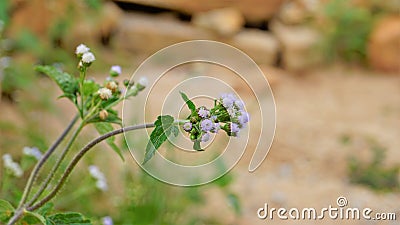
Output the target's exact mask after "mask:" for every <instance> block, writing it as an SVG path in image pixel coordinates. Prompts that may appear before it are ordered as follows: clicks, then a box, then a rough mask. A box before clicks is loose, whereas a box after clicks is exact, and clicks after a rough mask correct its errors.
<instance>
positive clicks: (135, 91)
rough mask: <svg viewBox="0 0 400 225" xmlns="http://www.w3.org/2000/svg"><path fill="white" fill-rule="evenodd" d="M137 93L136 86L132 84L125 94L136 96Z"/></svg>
mask: <svg viewBox="0 0 400 225" xmlns="http://www.w3.org/2000/svg"><path fill="white" fill-rule="evenodd" d="M138 93H139V90H138V88H137V87H136V86H132V87H131V88H129V90H128V91H127V93H126V95H127V96H136V95H137V94H138Z"/></svg>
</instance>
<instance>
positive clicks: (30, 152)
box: [22, 147, 43, 160]
mask: <svg viewBox="0 0 400 225" xmlns="http://www.w3.org/2000/svg"><path fill="white" fill-rule="evenodd" d="M22 152H23V153H24V155H27V156H32V157H34V158H36V159H37V160H40V159H41V158H42V156H43V155H42V152H41V151H40V150H39V149H38V148H36V147H32V148H31V147H24V148H23V149H22Z"/></svg>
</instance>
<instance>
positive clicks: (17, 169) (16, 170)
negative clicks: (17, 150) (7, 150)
mask: <svg viewBox="0 0 400 225" xmlns="http://www.w3.org/2000/svg"><path fill="white" fill-rule="evenodd" d="M3 162H4V167H5V168H6V169H8V170H9V171H10V172H11V173H12V174H13V175H14V176H16V177H22V175H23V174H24V171H23V170H22V169H21V166H20V165H19V164H18V163H16V162H14V161H13V159H12V157H11V155H10V154H5V155H3Z"/></svg>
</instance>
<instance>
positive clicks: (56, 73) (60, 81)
mask: <svg viewBox="0 0 400 225" xmlns="http://www.w3.org/2000/svg"><path fill="white" fill-rule="evenodd" d="M35 69H36V71H38V72H41V73H44V74H46V75H47V76H49V77H50V78H51V79H53V80H54V81H55V82H56V83H57V85H58V86H59V87H60V89H61V90H62V91H63V95H61V96H60V97H66V98H69V99H70V100H71V101H72V102H74V103H75V102H76V93H77V92H78V91H79V84H78V80H77V79H75V78H74V77H73V76H71V75H70V74H68V73H65V72H62V71H60V70H58V69H57V68H55V67H54V66H37V67H36V68H35Z"/></svg>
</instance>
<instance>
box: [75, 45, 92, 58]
mask: <svg viewBox="0 0 400 225" xmlns="http://www.w3.org/2000/svg"><path fill="white" fill-rule="evenodd" d="M89 51H90V48H88V47H87V46H86V45H84V44H80V45H78V47H76V50H75V54H77V55H83V54H85V53H87V52H89Z"/></svg>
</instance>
